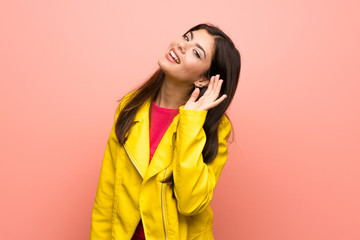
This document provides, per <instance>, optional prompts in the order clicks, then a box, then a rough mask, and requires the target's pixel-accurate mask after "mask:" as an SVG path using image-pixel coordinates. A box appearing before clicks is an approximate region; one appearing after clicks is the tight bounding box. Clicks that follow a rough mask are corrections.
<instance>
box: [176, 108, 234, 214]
mask: <svg viewBox="0 0 360 240" xmlns="http://www.w3.org/2000/svg"><path fill="white" fill-rule="evenodd" d="M179 115H180V120H179V125H178V130H177V137H176V140H175V151H174V165H173V177H174V194H175V197H176V199H177V207H178V210H179V212H180V213H181V214H183V215H186V216H190V215H195V214H198V213H200V212H201V211H203V210H205V209H206V207H207V206H208V205H209V203H210V201H211V199H212V196H213V192H214V188H215V185H216V183H217V181H218V179H219V177H220V173H221V171H222V169H223V167H224V164H225V162H226V159H227V155H228V148H227V140H228V139H229V135H230V132H231V124H230V121H229V120H228V119H227V117H226V116H223V117H222V119H221V121H220V124H219V128H218V139H219V140H218V141H219V148H218V154H217V156H216V158H215V159H214V160H213V161H212V162H211V163H209V164H205V163H204V162H203V156H202V151H203V148H204V146H205V142H206V134H205V131H204V129H203V124H204V122H205V118H206V115H207V111H199V110H188V109H183V107H180V110H179Z"/></svg>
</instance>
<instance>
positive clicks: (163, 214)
mask: <svg viewBox="0 0 360 240" xmlns="http://www.w3.org/2000/svg"><path fill="white" fill-rule="evenodd" d="M166 171H167V169H165V173H164V177H163V180H164V179H165V176H166ZM163 188H164V183H161V210H162V217H163V226H164V233H165V240H166V239H167V235H166V225H165V211H164V199H163Z"/></svg>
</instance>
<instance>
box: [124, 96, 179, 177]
mask: <svg viewBox="0 0 360 240" xmlns="http://www.w3.org/2000/svg"><path fill="white" fill-rule="evenodd" d="M150 106H151V100H150V99H149V100H147V101H146V102H145V103H144V104H143V105H142V106H141V107H140V109H139V111H138V113H137V114H136V117H135V119H134V125H133V127H132V128H131V130H130V132H129V133H128V135H127V137H128V138H127V140H126V142H125V145H124V147H125V151H126V152H127V154H128V156H129V158H130V160H131V162H132V163H133V165H134V166H135V168H136V169H137V171H138V172H139V174H140V175H141V177H142V178H143V181H147V180H148V179H150V178H151V177H153V176H154V175H156V174H157V173H159V172H161V171H162V170H163V169H165V168H167V167H169V166H170V164H171V163H172V158H173V148H174V140H175V139H174V138H175V137H176V131H177V126H178V122H179V115H177V116H175V118H174V120H173V121H172V123H171V124H170V126H169V128H168V129H167V131H166V132H165V134H164V136H163V138H162V139H161V141H160V143H159V145H158V147H157V149H156V151H155V153H154V155H153V158H152V160H151V163H150V165H149V156H150V138H149V126H150V119H149V112H150Z"/></svg>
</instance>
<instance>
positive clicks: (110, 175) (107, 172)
mask: <svg viewBox="0 0 360 240" xmlns="http://www.w3.org/2000/svg"><path fill="white" fill-rule="evenodd" d="M128 96H129V95H127V96H125V97H124V98H123V100H122V101H121V102H120V103H119V105H118V107H117V109H116V113H115V121H114V123H113V126H112V128H111V132H110V136H109V138H108V141H107V144H106V148H105V153H104V157H103V161H102V166H101V171H100V178H99V182H98V186H97V192H96V196H95V203H94V207H93V210H92V215H91V229H90V240H98V239H111V231H112V230H111V229H112V211H113V197H114V182H115V166H116V162H115V161H116V156H117V154H118V149H119V142H118V140H117V137H116V134H115V125H116V121H117V118H118V117H119V114H120V111H121V109H122V108H123V106H124V99H125V98H127V97H128Z"/></svg>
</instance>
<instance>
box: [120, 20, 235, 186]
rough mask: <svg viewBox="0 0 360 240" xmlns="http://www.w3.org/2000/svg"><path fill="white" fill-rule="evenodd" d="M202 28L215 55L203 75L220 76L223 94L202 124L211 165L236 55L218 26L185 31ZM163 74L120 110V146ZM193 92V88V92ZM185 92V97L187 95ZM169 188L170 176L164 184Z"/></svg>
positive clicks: (205, 157)
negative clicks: (210, 36) (212, 40)
mask: <svg viewBox="0 0 360 240" xmlns="http://www.w3.org/2000/svg"><path fill="white" fill-rule="evenodd" d="M200 29H205V30H206V31H207V32H208V33H209V34H210V35H212V36H213V37H214V39H215V53H214V55H213V57H212V60H211V64H210V68H209V69H208V70H207V71H206V72H205V73H204V75H205V76H206V77H208V79H210V77H211V76H214V75H216V74H220V78H221V79H223V80H224V81H223V83H222V86H221V90H220V96H221V95H223V94H226V95H227V98H225V100H223V101H222V102H221V103H220V104H219V105H217V106H216V107H214V108H212V109H210V110H208V113H207V116H206V120H205V123H204V125H203V128H204V131H205V134H206V143H205V146H204V149H203V151H202V154H203V161H204V163H206V164H208V163H210V162H212V161H213V160H214V159H215V157H216V155H217V153H218V147H219V146H218V145H219V143H218V126H219V123H220V119H221V117H222V116H223V115H224V114H225V112H226V109H227V108H228V107H229V105H230V103H231V101H232V99H233V97H234V95H235V91H236V88H237V85H238V81H239V75H240V68H241V63H240V53H239V51H238V50H237V49H236V47H235V45H234V43H233V42H232V40H231V39H230V38H229V37H228V36H227V35H226V34H225V33H224V32H223V31H222V30H220V29H219V28H218V27H216V26H214V25H211V24H199V25H196V26H195V27H193V28H191V29H189V30H188V31H187V32H186V33H185V34H184V35H186V34H187V33H189V32H192V31H196V30H200ZM164 77H165V73H164V72H163V71H162V70H161V69H158V70H157V71H156V72H155V73H154V74H153V75H152V76H151V77H150V78H149V80H147V81H146V82H145V83H144V84H143V85H141V86H140V87H139V88H138V89H137V90H136V91H135V93H134V96H133V97H132V98H131V99H130V100H129V101H128V102H127V104H126V105H125V106H124V108H123V110H122V111H121V113H120V115H119V117H118V119H117V122H116V126H115V132H116V136H117V139H118V141H119V143H120V144H122V145H123V144H124V143H125V142H126V133H127V132H128V131H129V130H130V128H131V127H132V124H133V120H134V118H135V115H136V113H137V111H138V110H139V108H140V107H141V105H142V104H143V103H144V102H145V101H146V100H148V99H149V98H150V99H151V100H154V99H155V98H156V96H157V94H158V93H159V90H160V88H161V86H162V83H163V81H164ZM206 89H207V87H204V88H201V89H200V94H199V98H200V97H201V96H202V95H203V94H204V93H205V91H206ZM193 90H194V89H193ZM190 93H191V92H189V96H190ZM164 182H170V183H171V184H172V185H173V177H172V174H171V175H170V176H169V177H168V178H167V179H166V180H165V181H164Z"/></svg>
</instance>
